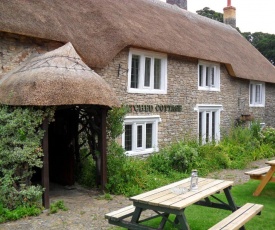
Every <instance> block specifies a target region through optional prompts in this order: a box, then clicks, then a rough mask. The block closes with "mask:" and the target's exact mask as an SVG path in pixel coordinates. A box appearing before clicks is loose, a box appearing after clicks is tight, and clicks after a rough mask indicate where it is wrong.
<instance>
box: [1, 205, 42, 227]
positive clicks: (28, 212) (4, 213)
mask: <svg viewBox="0 0 275 230" xmlns="http://www.w3.org/2000/svg"><path fill="white" fill-rule="evenodd" d="M40 213H41V208H38V207H37V206H18V207H16V208H15V209H13V210H9V209H8V208H4V207H3V204H0V223H4V222H7V221H12V220H18V219H21V218H23V217H26V216H38V215H39V214H40Z"/></svg>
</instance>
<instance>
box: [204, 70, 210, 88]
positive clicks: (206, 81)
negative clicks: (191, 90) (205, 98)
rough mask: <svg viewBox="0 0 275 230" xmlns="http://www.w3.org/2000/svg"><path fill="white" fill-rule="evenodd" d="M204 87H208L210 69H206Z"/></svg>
mask: <svg viewBox="0 0 275 230" xmlns="http://www.w3.org/2000/svg"><path fill="white" fill-rule="evenodd" d="M205 78H206V79H205V86H210V69H209V67H206V77H205Z"/></svg>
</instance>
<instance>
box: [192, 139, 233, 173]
mask: <svg viewBox="0 0 275 230" xmlns="http://www.w3.org/2000/svg"><path fill="white" fill-rule="evenodd" d="M198 152H199V157H198V160H197V163H196V164H197V169H198V171H199V172H200V175H201V176H204V175H207V174H208V173H209V172H212V171H216V170H219V169H225V168H228V167H230V165H231V160H230V158H229V156H228V154H227V153H225V152H224V150H223V147H222V146H220V145H213V144H206V145H201V146H199V148H198Z"/></svg>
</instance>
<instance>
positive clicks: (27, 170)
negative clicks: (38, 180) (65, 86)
mask: <svg viewBox="0 0 275 230" xmlns="http://www.w3.org/2000/svg"><path fill="white" fill-rule="evenodd" d="M54 111H55V109H54V108H47V109H42V108H34V107H11V106H0V203H1V204H2V205H3V207H5V208H8V209H9V210H12V209H15V208H16V207H18V206H22V205H29V206H31V205H33V204H36V203H37V205H39V203H40V201H41V194H42V188H41V187H35V186H31V184H30V178H31V177H32V175H33V172H34V170H33V169H34V167H39V168H41V167H42V164H43V162H42V156H43V150H42V147H41V140H42V139H43V136H44V131H43V130H42V128H41V125H42V123H43V120H44V119H45V118H47V117H48V118H49V121H51V120H52V118H53V116H54Z"/></svg>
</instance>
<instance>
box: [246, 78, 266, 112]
mask: <svg viewBox="0 0 275 230" xmlns="http://www.w3.org/2000/svg"><path fill="white" fill-rule="evenodd" d="M257 86H258V87H260V101H256V95H255V93H256V88H257ZM251 88H252V92H251ZM249 106H250V107H264V106H265V83H264V82H259V81H250V83H249Z"/></svg>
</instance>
